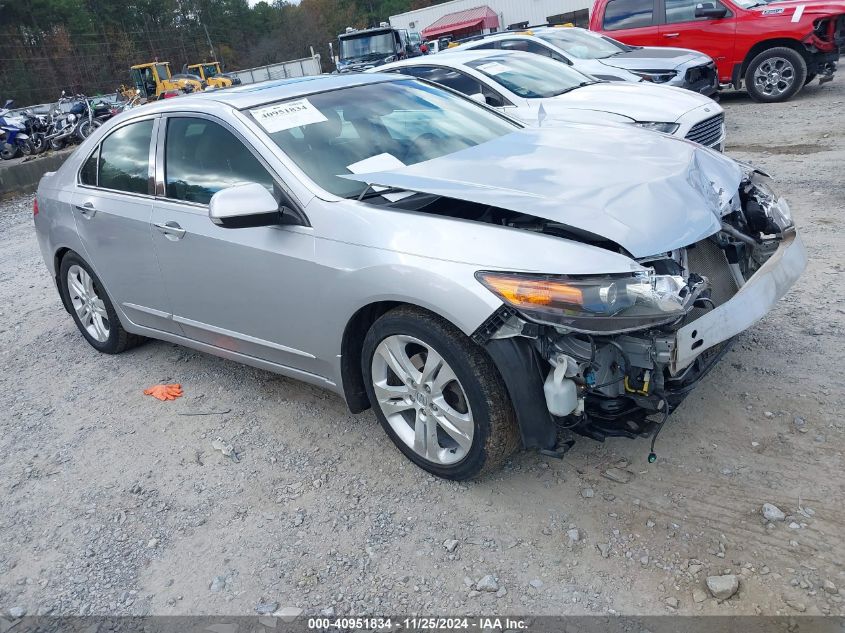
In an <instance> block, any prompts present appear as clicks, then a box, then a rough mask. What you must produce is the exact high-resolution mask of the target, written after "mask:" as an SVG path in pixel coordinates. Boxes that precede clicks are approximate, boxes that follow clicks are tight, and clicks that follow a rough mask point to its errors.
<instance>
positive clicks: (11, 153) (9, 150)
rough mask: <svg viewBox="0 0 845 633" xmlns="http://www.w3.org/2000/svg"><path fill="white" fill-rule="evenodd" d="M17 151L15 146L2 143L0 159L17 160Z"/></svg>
mask: <svg viewBox="0 0 845 633" xmlns="http://www.w3.org/2000/svg"><path fill="white" fill-rule="evenodd" d="M19 151H20V150H19V149H18V147H17V146H16V145H10V144H9V143H4V144H3V147H2V148H0V158H2V159H3V160H12V159H13V158H17V156H18V153H19Z"/></svg>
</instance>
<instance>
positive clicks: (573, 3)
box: [390, 0, 592, 40]
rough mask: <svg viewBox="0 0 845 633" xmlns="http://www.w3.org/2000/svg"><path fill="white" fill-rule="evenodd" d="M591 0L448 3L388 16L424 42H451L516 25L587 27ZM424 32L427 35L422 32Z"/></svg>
mask: <svg viewBox="0 0 845 633" xmlns="http://www.w3.org/2000/svg"><path fill="white" fill-rule="evenodd" d="M591 4H592V0H452V1H451V2H444V3H443V4H436V5H434V6H431V7H425V8H424V9H417V10H415V11H408V12H406V13H400V14H399V15H392V16H390V25H391V26H392V27H394V28H399V29H408V30H409V31H419V32H420V33H422V34H423V38H424V39H436V38H439V37H444V36H449V35H451V36H452V38H453V39H456V40H457V39H460V38H463V37H470V36H472V35H481V34H486V33H493V32H496V31H504V30H506V29H507V28H508V27H509V26H512V27H515V28H519V27H517V26H516V25H523V26H524V25H532V24H546V23H547V22H550V23H554V24H564V23H567V22H571V23H573V24H576V25H577V26H584V27H586V26H587V20H588V15H589V8H590V6H591ZM426 30H428V32H425V31H426Z"/></svg>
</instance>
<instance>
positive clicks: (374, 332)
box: [362, 306, 519, 480]
mask: <svg viewBox="0 0 845 633" xmlns="http://www.w3.org/2000/svg"><path fill="white" fill-rule="evenodd" d="M362 370H363V375H364V384H365V385H366V389H367V395H368V396H369V399H370V402H371V403H372V406H373V409H374V410H375V412H376V416H377V417H378V420H379V422H380V423H381V425H382V427H383V428H384V430H385V431H386V432H387V434H388V436H389V437H390V439H391V440H393V443H394V444H396V446H397V447H398V448H399V450H400V451H402V453H404V454H405V456H406V457H408V458H409V459H410V460H411V461H412V462H414V463H415V464H417V465H418V466H420V467H421V468H423V469H425V470H427V471H428V472H430V473H432V474H434V475H437V476H438V477H443V478H445V479H454V480H461V479H469V478H471V477H475V476H477V475H480V474H482V473H484V472H489V471H492V470H494V469H496V468H498V467H499V466H500V465H501V464H502V463H503V462H504V461H505V460H506V459H507V458H508V457H509V456H510V455H511V454H512V453H513V452H514V451H515V450H516V448H517V446H518V444H519V434H518V429H517V425H516V421H515V416H514V412H513V406H512V405H511V402H510V398H509V397H508V395H507V390H506V388H505V384H504V382H503V381H502V378H501V377H500V376H499V373H498V371H497V370H496V367H495V366H494V365H493V362H492V361H491V360H490V358H489V356H487V354H486V353H485V352H484V350H483V349H482V348H480V347H478V346H477V345H476V344H474V343H473V342H472V341H471V340H470V339H469V338H467V337H466V336H465V335H464V334H463V333H462V332H460V331H459V330H458V329H456V328H455V327H454V326H453V325H451V324H450V323H448V322H447V321H445V320H443V319H441V318H440V317H438V316H436V315H433V314H431V313H429V312H425V311H423V310H420V309H417V308H413V307H409V306H408V307H405V306H403V307H400V308H396V309H394V310H391V311H390V312H388V313H386V314H385V315H383V316H382V317H381V318H380V319H378V320H377V321H376V322H375V323H374V324H373V326H372V327H371V328H370V331H369V332H368V333H367V336H366V338H365V340H364V347H363V353H362Z"/></svg>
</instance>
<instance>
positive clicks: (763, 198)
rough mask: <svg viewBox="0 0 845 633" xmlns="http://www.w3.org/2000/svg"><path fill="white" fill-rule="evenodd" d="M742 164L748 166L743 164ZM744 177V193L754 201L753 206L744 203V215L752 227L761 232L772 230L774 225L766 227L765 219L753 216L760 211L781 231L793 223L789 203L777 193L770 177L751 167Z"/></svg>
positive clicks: (770, 231)
mask: <svg viewBox="0 0 845 633" xmlns="http://www.w3.org/2000/svg"><path fill="white" fill-rule="evenodd" d="M742 166H743V167H748V166H747V165H745V164H743V165H742ZM746 179H747V185H746V193H747V195H748V197H749V198H750V199H751V200H752V201H753V202H756V205H755V206H754V207H753V208H752V206H751V205H749V204H747V203H746V217H747V218H748V220H749V223H750V224H751V225H752V228H754V229H755V230H759V231H761V232H763V233H772V232H774V227H771V226H769V227H766V226H765V224H767V222H766V221H765V220H763V219H762V218H759V217H755V216H758V215H759V212H760V211H762V212H763V214H765V217H766V218H767V219H768V220H771V221H772V222H774V224H775V226H776V227H777V228H778V229H780V230H781V231H785V230H786V229H788V228H790V227H792V226H793V225H794V224H795V222H794V220H793V219H792V211H791V210H790V209H789V205H788V204H787V202H786V200H784V199H783V198H781V197H780V196H779V195H778V194H777V192H776V191H775V189H774V185H773V183H772V179H771V178H770V177H769V176H768V175H766V174H764V173H762V172H759V171H756V170H753V168H752V169H750V170H749V171H747V172H746ZM758 209H759V211H758Z"/></svg>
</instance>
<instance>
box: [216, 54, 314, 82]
mask: <svg viewBox="0 0 845 633" xmlns="http://www.w3.org/2000/svg"><path fill="white" fill-rule="evenodd" d="M322 72H323V69H322V67H321V66H320V56H319V55H314V57H305V58H303V59H294V60H291V61H289V62H281V63H278V64H269V65H267V66H259V67H258V68H247V69H245V70H230V71H227V73H226V74H228V75H232V76H234V77H238V78H239V79H240V80H241V82H242V83H245V84H254V83H256V82H258V81H267V80H269V79H287V78H289V77H307V76H309V75H319V74H321V73H322Z"/></svg>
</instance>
